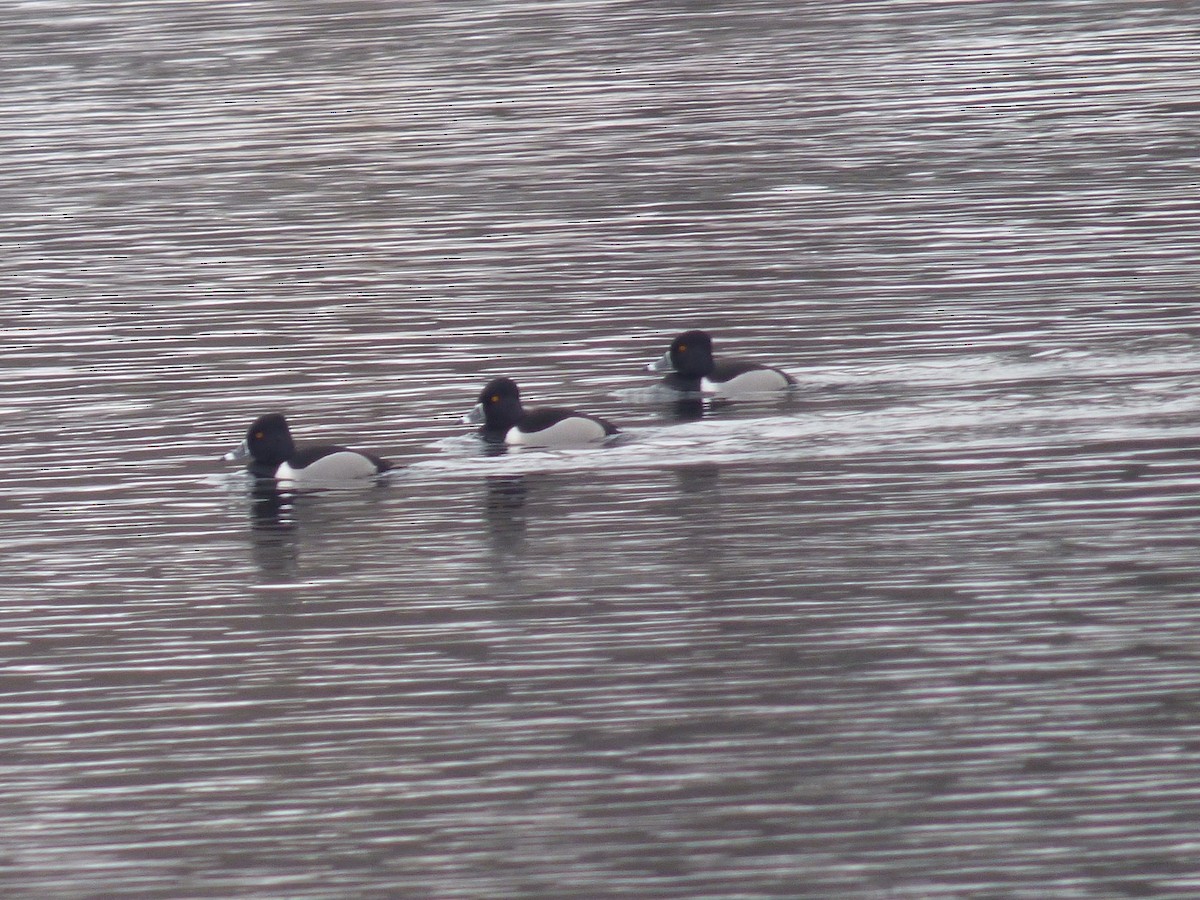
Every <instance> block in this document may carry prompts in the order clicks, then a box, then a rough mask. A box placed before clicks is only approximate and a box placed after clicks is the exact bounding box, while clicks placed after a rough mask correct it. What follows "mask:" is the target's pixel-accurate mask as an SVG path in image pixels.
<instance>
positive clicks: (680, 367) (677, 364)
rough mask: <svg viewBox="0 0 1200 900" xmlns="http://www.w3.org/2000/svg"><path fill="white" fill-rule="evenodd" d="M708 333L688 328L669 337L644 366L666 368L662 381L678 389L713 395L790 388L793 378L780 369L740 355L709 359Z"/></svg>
mask: <svg viewBox="0 0 1200 900" xmlns="http://www.w3.org/2000/svg"><path fill="white" fill-rule="evenodd" d="M712 348H713V341H712V336H711V335H709V333H708V332H706V331H700V330H692V331H685V332H683V334H681V335H679V336H678V337H676V338H675V340H673V341H671V346H670V347H669V348H668V349H667V352H666V353H664V354H663V356H662V358H661V359H656V360H655V361H654V362H652V363H650V364H649V365H648V366H647V367H646V370H647V371H650V372H667V373H668V374H667V375H666V377H664V378H663V380H662V385H663V387H665V388H668V389H670V390H673V391H677V392H680V393H695V394H699V393H708V394H713V395H715V396H716V397H723V398H727V399H733V398H736V397H743V398H744V397H748V396H761V395H764V394H771V393H774V392H777V391H790V390H792V389H794V388H795V387H796V379H795V378H793V377H792V376H791V375H789V374H788V373H787V372H785V371H783V370H782V369H777V368H775V367H774V366H765V365H762V364H761V363H756V362H750V361H749V360H743V359H723V360H720V361H718V360H715V359H713V349H712Z"/></svg>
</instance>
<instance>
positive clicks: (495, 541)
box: [483, 475, 529, 563]
mask: <svg viewBox="0 0 1200 900" xmlns="http://www.w3.org/2000/svg"><path fill="white" fill-rule="evenodd" d="M527 478H528V476H526V475H493V476H490V477H489V478H488V479H487V482H486V488H487V491H486V494H485V497H484V504H483V522H484V526H485V527H486V529H487V539H488V545H489V549H490V550H491V552H492V554H493V555H494V556H495V557H496V558H497V559H498V560H500V561H501V563H503V561H504V560H505V559H509V558H512V557H520V556H524V555H525V546H526V528H527V515H526V509H525V501H526V499H527V498H528V496H529V485H528V483H527V481H526V479H527Z"/></svg>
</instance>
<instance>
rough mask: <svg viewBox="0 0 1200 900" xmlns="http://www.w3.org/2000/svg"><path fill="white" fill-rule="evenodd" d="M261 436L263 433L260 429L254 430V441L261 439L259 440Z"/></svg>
mask: <svg viewBox="0 0 1200 900" xmlns="http://www.w3.org/2000/svg"><path fill="white" fill-rule="evenodd" d="M262 437H263V433H262V432H261V431H256V432H254V439H255V440H256V441H261V440H262Z"/></svg>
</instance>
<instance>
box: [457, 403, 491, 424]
mask: <svg viewBox="0 0 1200 900" xmlns="http://www.w3.org/2000/svg"><path fill="white" fill-rule="evenodd" d="M484 421H486V419H485V417H484V415H483V404H482V403H476V404H475V405H474V406H473V407H471V411H470V412H469V413H467V414H466V415H465V416H463V424H464V425H482V424H483V423H484Z"/></svg>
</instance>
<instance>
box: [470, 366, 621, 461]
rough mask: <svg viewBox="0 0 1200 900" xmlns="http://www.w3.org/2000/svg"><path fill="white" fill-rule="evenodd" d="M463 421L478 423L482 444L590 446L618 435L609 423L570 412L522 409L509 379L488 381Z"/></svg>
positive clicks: (518, 397) (512, 383)
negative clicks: (492, 442) (480, 426)
mask: <svg viewBox="0 0 1200 900" xmlns="http://www.w3.org/2000/svg"><path fill="white" fill-rule="evenodd" d="M463 421H465V422H466V423H468V424H470V425H479V424H481V423H482V425H483V427H482V428H480V429H479V434H480V436H481V437H483V439H484V440H486V441H494V442H503V443H506V444H520V445H523V446H526V447H568V446H572V445H578V444H591V443H595V442H597V441H602V440H604V439H605V438H607V437H609V436H610V435H614V434H617V433H618V431H617V428H616V427H615V426H614V425H613V424H612V423H611V422H606V421H604V419H600V418H597V417H596V416H589V415H587V414H586V413H581V412H576V411H575V410H573V409H560V408H556V407H545V408H544V409H531V410H526V409H525V408H524V407H522V406H521V392H520V391H519V390H518V389H517V384H516V382H515V381H513V380H512V379H511V378H495V379H493V380H491V381H489V382H488V383H487V387H485V388H484V389H483V390H482V391H481V392H480V394H479V402H478V403H477V404H476V405H475V408H474V409H472V410H471V411H470V412H469V413H467V415H465V416H464V417H463Z"/></svg>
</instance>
